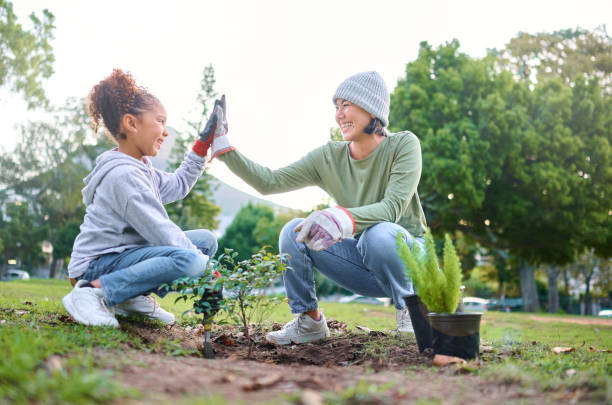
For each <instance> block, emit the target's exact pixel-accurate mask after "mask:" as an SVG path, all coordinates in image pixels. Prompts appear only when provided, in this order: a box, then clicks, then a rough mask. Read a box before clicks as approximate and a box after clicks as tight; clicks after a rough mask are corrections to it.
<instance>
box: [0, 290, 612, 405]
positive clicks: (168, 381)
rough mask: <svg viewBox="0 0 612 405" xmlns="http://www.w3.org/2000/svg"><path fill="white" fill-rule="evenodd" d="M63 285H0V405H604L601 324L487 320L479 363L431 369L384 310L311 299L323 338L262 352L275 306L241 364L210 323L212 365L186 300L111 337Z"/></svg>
mask: <svg viewBox="0 0 612 405" xmlns="http://www.w3.org/2000/svg"><path fill="white" fill-rule="evenodd" d="M69 290H70V287H69V285H68V283H67V282H65V281H57V280H51V281H50V280H36V279H35V280H28V281H15V282H5V283H0V404H2V405H4V404H13V403H15V404H66V403H99V404H107V403H110V404H149V403H152V404H173V405H186V404H226V403H240V404H322V403H325V404H389V403H417V404H464V403H474V404H479V403H482V404H489V403H499V404H504V403H509V404H514V403H516V404H522V403H538V404H547V403H551V404H552V403H581V404H582V403H587V404H588V403H593V404H598V403H610V402H612V380H611V377H610V375H612V353H611V351H612V320H610V319H603V318H595V317H579V316H568V315H551V314H544V313H540V314H526V313H499V312H486V313H485V314H484V316H483V319H482V323H481V357H480V360H479V361H472V362H468V363H466V364H450V365H446V366H435V365H433V361H432V356H431V355H421V354H419V353H418V351H417V349H416V343H415V342H414V339H413V338H406V337H403V336H398V335H397V334H396V333H395V332H393V330H392V329H393V328H394V326H395V310H394V309H393V308H385V307H382V306H369V305H363V304H335V303H322V304H321V306H322V308H323V309H324V311H325V314H326V317H327V319H328V323H329V326H330V329H331V331H332V336H331V337H330V338H329V339H326V340H325V341H323V342H318V343H312V344H306V345H294V346H287V347H274V346H272V345H268V344H266V343H264V341H263V339H262V337H263V334H264V333H265V332H266V331H267V330H270V329H275V328H278V327H280V325H281V324H282V323H284V322H286V321H288V320H289V319H290V318H291V315H290V314H289V312H288V310H287V308H286V306H281V307H279V308H277V309H276V310H275V311H274V312H273V313H272V314H271V317H270V319H271V321H269V322H265V323H264V324H262V325H253V328H252V332H253V334H254V335H255V338H256V343H255V345H254V349H253V354H252V357H251V359H247V342H246V338H245V337H244V335H243V334H242V333H241V331H240V330H239V328H238V327H236V326H234V325H231V324H220V325H216V326H215V329H214V331H213V341H214V347H215V351H216V358H215V359H213V360H209V359H205V358H203V357H202V356H201V353H200V348H201V342H202V330H201V328H200V327H199V325H198V322H197V319H196V318H195V317H193V316H190V315H189V314H187V315H186V316H185V317H182V316H181V314H183V313H184V312H185V311H186V310H188V309H189V303H184V302H182V301H181V302H179V303H174V299H175V298H176V296H172V295H169V296H167V297H166V298H164V299H163V300H160V301H161V303H162V306H163V307H164V308H166V309H169V310H171V311H172V312H174V313H175V314H176V315H177V319H178V320H179V321H178V322H177V324H175V325H174V326H172V327H164V326H162V325H160V324H157V323H154V322H147V321H142V320H138V319H121V320H120V323H121V327H120V329H108V328H99V327H85V326H82V325H78V324H76V323H75V322H74V321H72V319H71V318H70V317H69V316H68V315H67V313H66V311H65V310H64V309H63V307H62V305H61V298H62V297H63V296H64V295H65V294H66V293H68V292H69Z"/></svg>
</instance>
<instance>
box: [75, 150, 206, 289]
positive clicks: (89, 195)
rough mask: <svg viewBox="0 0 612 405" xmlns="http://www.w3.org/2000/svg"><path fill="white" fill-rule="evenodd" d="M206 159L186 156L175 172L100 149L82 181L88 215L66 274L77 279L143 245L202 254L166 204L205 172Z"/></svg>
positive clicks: (194, 155)
mask: <svg viewBox="0 0 612 405" xmlns="http://www.w3.org/2000/svg"><path fill="white" fill-rule="evenodd" d="M205 162H206V159H205V157H201V156H198V155H197V154H195V153H194V152H192V151H189V152H187V153H186V154H185V159H184V161H183V163H182V164H181V166H180V167H179V168H178V169H177V170H176V171H175V172H174V173H166V172H162V171H160V170H157V169H155V168H154V167H153V166H152V164H151V161H150V160H149V159H148V158H147V157H146V156H145V157H143V160H142V161H141V160H138V159H135V158H133V157H131V156H129V155H126V154H125V153H123V152H119V151H118V150H117V149H113V150H109V151H107V152H104V153H102V154H101V155H100V156H98V158H97V159H96V165H95V167H94V169H93V170H92V172H91V173H90V174H89V175H88V176H87V177H86V178H85V179H84V182H85V187H84V188H83V191H82V193H83V202H84V203H85V218H84V219H83V224H82V225H81V232H80V233H79V235H78V236H77V238H76V240H75V241H74V247H73V249H72V256H71V258H70V264H69V265H68V274H69V276H70V277H71V278H76V277H78V276H80V275H82V274H83V273H85V271H86V270H87V267H88V266H89V263H90V262H91V261H92V260H94V259H96V258H98V257H99V256H102V255H105V254H108V253H120V252H123V251H124V250H126V249H130V248H135V247H145V246H176V247H180V248H185V249H193V250H196V251H198V252H200V251H199V250H198V249H197V248H196V247H195V246H194V245H193V244H192V243H191V241H190V240H189V239H188V238H187V236H186V235H185V233H184V232H183V231H182V230H181V229H180V228H179V227H178V226H177V225H176V224H174V223H173V222H172V221H171V220H170V218H168V214H167V213H166V210H165V209H164V207H163V204H168V203H171V202H174V201H176V200H179V199H182V198H184V197H185V196H186V195H187V193H189V191H190V190H191V188H192V187H193V186H194V184H195V182H196V181H197V179H198V178H199V177H200V175H201V174H202V172H203V171H204V165H205Z"/></svg>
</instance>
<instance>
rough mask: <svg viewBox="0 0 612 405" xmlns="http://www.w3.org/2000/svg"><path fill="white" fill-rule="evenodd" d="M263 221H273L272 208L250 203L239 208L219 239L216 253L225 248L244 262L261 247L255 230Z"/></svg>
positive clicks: (221, 251)
mask: <svg viewBox="0 0 612 405" xmlns="http://www.w3.org/2000/svg"><path fill="white" fill-rule="evenodd" d="M264 219H265V220H267V221H268V223H270V222H272V221H274V210H273V209H272V208H270V207H268V206H266V205H261V204H258V205H253V204H251V203H248V204H247V205H245V206H243V207H242V208H240V211H238V213H237V214H236V216H235V217H234V220H233V221H232V223H231V224H230V225H229V226H228V227H227V229H226V230H225V234H224V235H223V237H222V238H221V239H219V248H218V249H217V251H218V252H220V253H223V252H224V251H225V249H226V248H228V249H232V250H233V251H234V252H238V253H239V256H238V259H239V260H246V259H248V258H249V257H250V256H251V255H252V254H255V253H257V252H258V251H259V250H260V248H261V247H262V246H261V245H260V244H259V243H258V242H257V239H256V238H255V229H256V228H257V224H258V223H259V221H261V220H264ZM260 237H261V234H260ZM277 243H278V239H277Z"/></svg>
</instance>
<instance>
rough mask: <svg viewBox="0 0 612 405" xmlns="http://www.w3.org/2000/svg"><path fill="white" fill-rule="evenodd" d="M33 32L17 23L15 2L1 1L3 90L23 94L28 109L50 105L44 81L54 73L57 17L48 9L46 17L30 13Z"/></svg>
mask: <svg viewBox="0 0 612 405" xmlns="http://www.w3.org/2000/svg"><path fill="white" fill-rule="evenodd" d="M29 17H30V22H31V24H32V27H31V29H29V30H27V29H24V28H23V27H22V25H21V24H20V23H19V22H18V21H17V16H16V15H15V13H14V12H13V3H11V2H10V1H7V0H0V34H1V35H0V87H4V86H8V88H9V90H10V91H12V92H15V93H21V94H22V95H23V96H24V98H25V100H26V101H27V103H28V108H34V107H36V106H40V105H45V106H46V105H47V103H48V100H47V98H46V96H45V92H44V90H43V88H42V79H47V78H49V77H50V76H51V75H52V74H53V62H54V60H55V58H54V56H53V49H52V47H51V44H50V42H51V40H52V39H53V38H54V37H53V30H54V29H55V26H54V25H53V23H54V21H55V17H54V16H53V14H51V12H49V11H48V10H46V9H45V10H43V11H42V17H38V16H36V14H34V13H32V14H30V16H29Z"/></svg>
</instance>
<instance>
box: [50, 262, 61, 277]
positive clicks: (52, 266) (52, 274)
mask: <svg viewBox="0 0 612 405" xmlns="http://www.w3.org/2000/svg"><path fill="white" fill-rule="evenodd" d="M59 263H60V259H57V258H55V257H54V258H53V260H51V264H50V265H49V278H55V272H56V270H57V265H58V264H59Z"/></svg>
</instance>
